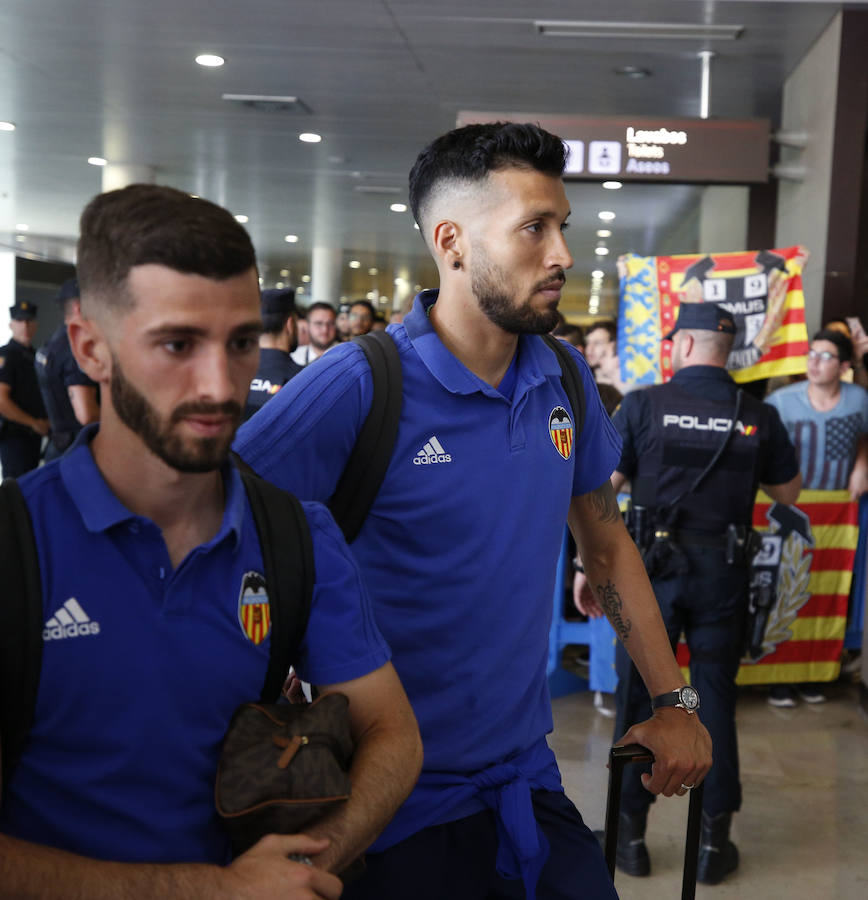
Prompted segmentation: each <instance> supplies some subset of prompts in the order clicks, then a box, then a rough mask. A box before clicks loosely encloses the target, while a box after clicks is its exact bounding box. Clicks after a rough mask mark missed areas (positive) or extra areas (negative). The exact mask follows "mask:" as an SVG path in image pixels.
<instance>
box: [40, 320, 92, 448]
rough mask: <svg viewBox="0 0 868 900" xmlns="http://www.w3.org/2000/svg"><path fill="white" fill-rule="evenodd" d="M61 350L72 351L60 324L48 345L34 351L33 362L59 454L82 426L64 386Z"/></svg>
mask: <svg viewBox="0 0 868 900" xmlns="http://www.w3.org/2000/svg"><path fill="white" fill-rule="evenodd" d="M61 329H62V330H61ZM64 344H65V345H66V346H64ZM64 351H66V352H71V351H70V350H69V343H68V340H67V337H66V326H65V325H62V326H61V328H60V329H58V330H57V331H56V332H55V333H54V334H53V335H52V336H51V338H50V339H49V341H48V343H47V344H46V345H45V346H44V347H43V348H42V349H40V350H38V351H37V352H36V358H35V360H34V366H35V368H36V380H37V381H38V382H39V390H40V392H41V394H42V402H43V403H44V404H45V411H46V413H47V415H48V421H49V422H50V423H51V432H52V441H54V443H55V445H56V446H57V449H58V450H60V451H63V450H65V449H66V448H67V447H68V446H69V445H70V444H71V443H72V441H73V439H74V438H75V436H76V435H77V434H78V432H79V431H81V423H80V422H79V421H78V419H76V417H75V412H74V410H73V408H72V402H71V401H70V399H69V392H68V390H67V387H66V385H65V384H64V383H63V373H62V372H61V364H62V362H63V353H64Z"/></svg>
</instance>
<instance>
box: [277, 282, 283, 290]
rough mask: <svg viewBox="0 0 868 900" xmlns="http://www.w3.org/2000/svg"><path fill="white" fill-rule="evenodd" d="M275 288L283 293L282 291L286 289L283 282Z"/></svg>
mask: <svg viewBox="0 0 868 900" xmlns="http://www.w3.org/2000/svg"><path fill="white" fill-rule="evenodd" d="M275 287H276V288H277V289H278V290H279V291H282V290H283V287H284V285H283V282H282V281H278V282H277V284H276V285H275Z"/></svg>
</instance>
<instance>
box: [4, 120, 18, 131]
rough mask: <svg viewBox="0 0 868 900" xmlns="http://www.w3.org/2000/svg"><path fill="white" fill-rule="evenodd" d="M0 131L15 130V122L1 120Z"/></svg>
mask: <svg viewBox="0 0 868 900" xmlns="http://www.w3.org/2000/svg"><path fill="white" fill-rule="evenodd" d="M0 131H15V123H14V122H0Z"/></svg>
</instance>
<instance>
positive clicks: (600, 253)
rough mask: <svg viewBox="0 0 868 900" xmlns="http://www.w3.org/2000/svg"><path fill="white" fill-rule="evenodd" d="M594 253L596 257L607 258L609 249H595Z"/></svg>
mask: <svg viewBox="0 0 868 900" xmlns="http://www.w3.org/2000/svg"><path fill="white" fill-rule="evenodd" d="M594 253H596V254H597V256H608V255H609V248H608V247H595V248H594Z"/></svg>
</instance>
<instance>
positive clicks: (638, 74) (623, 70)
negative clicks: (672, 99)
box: [614, 66, 651, 78]
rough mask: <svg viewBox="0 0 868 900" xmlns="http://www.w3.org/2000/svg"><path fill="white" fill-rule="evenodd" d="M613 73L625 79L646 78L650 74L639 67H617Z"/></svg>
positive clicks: (647, 70)
mask: <svg viewBox="0 0 868 900" xmlns="http://www.w3.org/2000/svg"><path fill="white" fill-rule="evenodd" d="M614 71H615V74H616V75H623V76H625V77H626V78H648V76H649V75H650V74H651V71H650V70H649V69H643V68H642V67H641V66H618V67H617V68H616V69H615V70H614Z"/></svg>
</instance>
